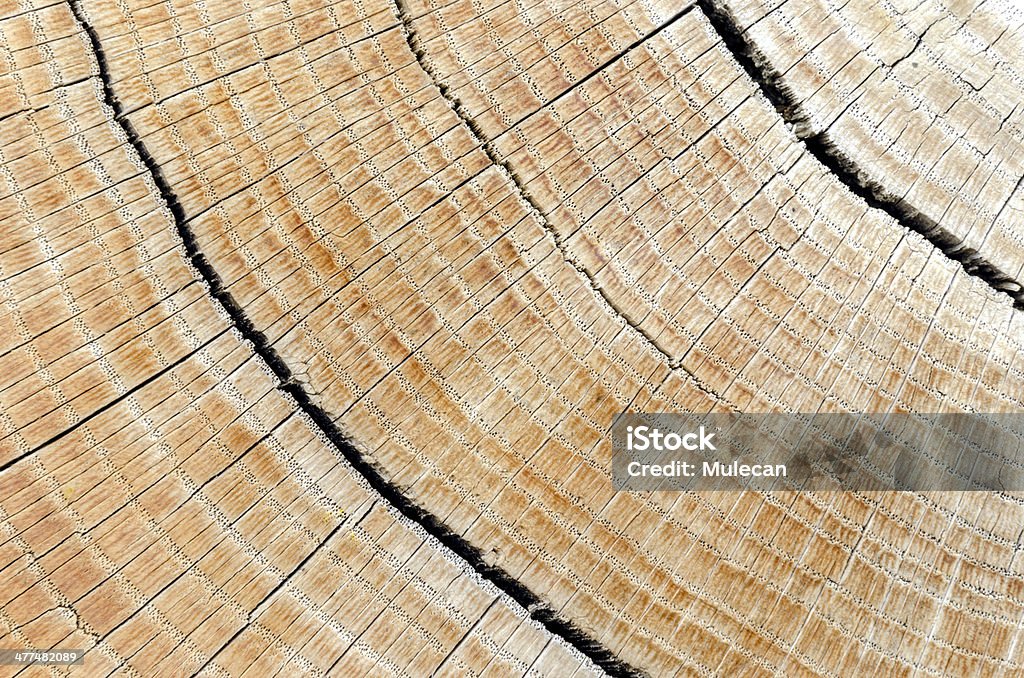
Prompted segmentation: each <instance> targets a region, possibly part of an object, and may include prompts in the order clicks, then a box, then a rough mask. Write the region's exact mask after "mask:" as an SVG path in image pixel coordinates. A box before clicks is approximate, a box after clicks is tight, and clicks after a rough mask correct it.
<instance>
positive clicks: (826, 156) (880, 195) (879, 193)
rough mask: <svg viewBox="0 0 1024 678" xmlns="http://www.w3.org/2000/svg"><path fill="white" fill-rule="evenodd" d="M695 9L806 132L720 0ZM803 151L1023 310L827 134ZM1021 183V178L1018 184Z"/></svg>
mask: <svg viewBox="0 0 1024 678" xmlns="http://www.w3.org/2000/svg"><path fill="white" fill-rule="evenodd" d="M696 3H697V6H698V7H699V8H700V10H701V11H702V12H703V13H704V14H705V15H706V16H707V19H708V21H709V22H710V23H711V26H712V27H713V28H714V29H715V32H716V33H718V35H719V36H720V37H721V38H722V42H723V44H724V45H725V46H726V48H728V50H729V51H730V52H731V53H732V55H733V58H735V59H736V61H737V62H738V63H739V64H740V66H742V67H743V70H744V71H745V72H746V74H747V76H748V77H750V79H751V80H753V81H754V83H755V84H756V85H757V86H758V88H759V89H760V90H761V93H762V94H764V96H765V98H767V99H768V101H769V102H771V104H772V105H773V106H774V107H775V110H776V111H777V112H778V114H779V115H780V116H781V117H782V119H783V120H785V121H786V122H787V123H789V124H790V125H792V126H793V128H794V130H800V129H804V128H806V129H809V126H808V125H807V124H806V116H805V115H804V113H803V112H802V110H801V106H800V102H798V101H797V100H796V97H795V96H794V95H793V93H792V92H790V91H789V89H788V88H787V87H786V86H785V85H784V84H783V83H782V78H781V75H780V74H779V73H776V72H774V70H773V69H772V67H771V66H770V65H769V63H768V59H767V58H766V57H765V56H764V55H763V54H761V53H760V52H759V51H758V49H757V47H756V46H755V45H754V44H753V43H752V42H751V41H750V40H749V39H748V38H747V35H746V32H745V31H743V30H742V29H741V28H740V26H739V24H738V22H737V21H736V19H735V17H733V15H732V14H731V12H730V11H729V10H728V9H727V8H726V7H724V6H723V5H722V3H721V0H696ZM797 138H799V139H800V140H801V141H802V142H803V144H804V146H805V147H806V149H807V151H808V152H809V153H810V154H811V156H812V157H814V159H815V160H817V161H818V162H819V163H821V164H822V165H823V166H824V167H825V168H826V169H828V170H829V172H831V173H832V175H834V176H835V177H836V178H837V179H839V181H840V182H842V184H843V185H844V186H846V188H848V189H849V190H850V191H851V192H852V193H853V194H854V195H856V196H857V197H859V198H861V199H862V200H864V202H866V203H867V204H868V207H872V208H875V209H877V210H880V211H882V212H884V213H885V214H887V215H888V216H890V217H891V218H892V219H893V220H895V221H896V223H898V224H899V225H900V226H902V227H904V228H905V229H907V230H908V231H913V232H914V233H917V234H919V235H921V236H922V237H923V238H924V239H925V240H927V241H928V242H929V243H931V244H932V245H933V246H934V247H935V248H936V249H937V250H939V251H940V252H942V254H943V255H945V256H946V258H948V259H950V260H952V261H955V262H957V263H958V264H960V265H961V266H962V267H963V269H964V271H965V272H966V273H967V274H968V275H970V276H972V277H974V278H977V279H979V280H981V281H983V282H984V283H985V284H986V285H988V286H989V287H990V288H992V289H993V290H995V291H996V292H999V293H1000V294H1005V295H1006V296H1008V297H1010V299H1011V300H1013V307H1014V308H1016V309H1018V310H1021V309H1024V285H1021V283H1020V282H1019V281H1017V280H1015V279H1014V278H1013V277H1012V276H1010V275H1009V274H1007V273H1006V272H1004V271H1002V270H1001V269H1000V268H999V267H998V266H996V265H995V264H994V263H992V262H991V261H990V260H988V259H986V258H985V257H984V256H982V254H981V253H980V252H978V251H977V250H975V249H974V248H972V247H968V246H967V245H965V244H964V242H963V240H962V239H961V238H959V237H957V236H956V235H954V234H953V233H952V232H951V231H949V230H948V229H946V228H944V227H943V226H942V225H941V224H939V223H938V222H937V221H935V220H934V219H932V218H930V217H928V216H926V215H924V214H922V213H921V212H920V211H919V210H917V209H916V208H914V207H913V206H912V205H910V204H909V203H908V202H907V201H906V200H905V199H903V198H901V197H898V196H894V195H892V194H891V193H890V192H889V191H887V190H886V189H885V187H884V186H882V185H881V184H879V183H878V182H876V181H874V180H872V179H869V178H868V177H867V174H866V173H865V172H863V171H862V170H861V168H859V167H858V166H857V164H856V162H854V161H853V160H852V159H851V158H850V157H848V156H847V155H846V154H845V153H843V152H842V151H841V150H840V149H839V146H838V145H837V144H835V143H834V142H833V141H832V140H831V139H830V138H829V136H828V134H827V131H824V130H823V131H820V132H814V133H808V134H806V135H800V134H797ZM1021 180H1022V181H1024V177H1022V179H1021Z"/></svg>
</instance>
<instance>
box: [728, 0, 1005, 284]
mask: <svg viewBox="0 0 1024 678" xmlns="http://www.w3.org/2000/svg"><path fill="white" fill-rule="evenodd" d="M714 1H715V3H716V4H717V5H718V6H720V7H722V8H724V9H726V10H727V11H728V12H730V13H731V14H732V16H733V17H734V19H735V21H736V22H737V24H738V25H739V27H741V28H742V29H744V30H746V32H747V36H748V39H749V40H750V41H751V42H752V43H753V46H754V48H755V49H756V51H757V52H758V54H759V55H760V57H761V58H762V59H764V62H765V65H766V66H767V68H769V69H770V70H771V71H772V72H774V73H775V74H776V75H777V76H778V77H779V81H780V84H781V86H782V87H783V88H785V89H786V90H787V91H788V92H789V93H791V95H792V97H793V99H794V100H795V102H796V103H797V104H798V106H797V109H796V111H795V117H796V118H797V119H798V120H799V122H798V124H797V128H796V131H797V133H798V134H800V135H802V136H812V135H820V137H821V138H822V139H823V140H824V141H825V142H826V143H827V144H830V145H832V146H834V147H835V148H836V149H837V151H838V152H839V153H840V154H841V155H842V156H843V157H844V158H846V159H848V161H849V163H850V164H851V166H852V170H853V171H854V172H855V173H858V174H860V175H861V178H862V181H864V182H865V183H868V184H872V185H874V186H875V187H876V191H877V192H878V193H879V194H880V195H881V196H883V197H884V198H885V199H887V200H891V201H894V202H898V203H901V204H902V205H903V206H904V207H905V208H906V209H907V210H908V211H910V212H920V213H921V214H922V215H923V216H924V217H925V218H926V219H927V220H929V221H931V222H935V223H936V224H938V225H939V226H941V227H942V228H945V229H946V230H947V231H949V232H950V233H951V234H953V235H954V236H956V237H957V238H958V239H960V240H961V241H962V242H963V246H964V247H969V248H972V249H975V250H978V251H979V252H981V253H982V254H983V255H984V256H985V257H986V258H988V259H989V260H990V261H992V262H993V263H996V264H997V265H998V266H999V268H1001V269H1002V270H1003V271H1004V272H1005V273H1006V274H1008V275H1009V276H1010V277H1012V278H1014V279H1016V281H1017V282H1018V283H1019V282H1021V278H1022V276H1024V230H1022V229H1021V228H1020V225H1019V224H1020V222H1021V219H1022V217H1024V183H1022V181H1021V177H1024V105H1022V102H1024V59H1022V55H1024V12H1022V11H1021V6H1020V4H1019V3H1016V4H1015V3H1013V2H1007V1H1005V0H983V1H981V2H978V1H976V0H967V1H957V2H939V1H935V0H927V1H926V2H903V1H902V0H896V1H895V2H889V1H882V2H879V1H878V0H855V1H854V2H848V3H842V4H838V3H831V2H821V1H819V0H792V1H790V0H786V1H785V2H775V1H767V0H714Z"/></svg>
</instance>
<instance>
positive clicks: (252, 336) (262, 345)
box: [67, 0, 639, 676]
mask: <svg viewBox="0 0 1024 678" xmlns="http://www.w3.org/2000/svg"><path fill="white" fill-rule="evenodd" d="M67 2H68V5H69V6H70V7H71V11H72V13H73V14H74V16H75V19H76V20H77V22H78V23H79V24H80V25H81V26H82V29H83V30H84V31H85V33H86V35H87V37H88V39H89V42H90V45H91V47H92V50H93V52H94V54H95V57H96V63H97V67H98V73H97V75H98V77H99V79H100V83H101V86H102V90H103V98H104V101H105V103H106V104H107V106H109V107H110V108H111V110H112V111H113V120H114V122H115V123H117V124H118V125H119V126H120V128H121V129H122V130H123V132H124V133H125V135H126V136H127V139H128V142H129V143H130V144H131V145H132V147H133V148H134V149H135V151H136V152H137V153H138V155H139V157H140V159H141V160H142V162H143V164H144V165H145V167H146V169H147V170H148V171H149V173H150V175H151V176H152V179H153V182H154V185H155V187H156V189H157V191H158V192H159V193H160V197H161V198H162V199H163V200H164V202H165V203H166V204H167V207H168V209H169V210H170V213H171V215H172V217H173V219H174V224H175V228H176V230H177V233H178V236H179V237H180V239H181V241H182V244H183V246H184V248H185V252H186V254H187V255H188V257H189V259H190V260H191V262H192V264H193V265H194V266H195V268H196V270H197V271H198V272H199V275H200V276H201V277H202V279H203V280H204V281H205V282H206V284H207V285H208V286H209V288H210V294H211V295H212V296H213V297H214V299H216V300H217V301H218V302H219V303H220V305H221V306H222V307H223V308H224V310H225V311H226V312H227V314H228V316H229V317H230V319H231V321H232V323H233V324H234V325H235V327H236V329H238V331H239V332H240V333H241V335H242V337H243V338H245V339H246V340H248V341H249V342H250V343H251V344H252V346H253V348H254V351H255V353H256V354H257V355H258V356H259V357H260V358H262V359H263V361H264V362H265V363H266V364H267V366H268V367H269V368H270V370H271V371H272V372H273V374H274V376H275V377H276V378H277V379H278V381H279V382H280V383H279V386H278V388H279V389H280V390H281V391H283V392H285V393H287V394H288V395H290V396H291V397H292V398H293V399H294V400H295V402H296V404H297V407H298V409H299V410H301V411H302V412H304V413H306V414H307V415H308V416H309V417H310V419H311V420H312V421H313V422H314V423H315V425H316V426H317V428H318V429H319V430H320V432H322V433H323V434H324V436H326V437H327V439H329V440H330V441H331V443H332V444H333V445H334V447H335V448H336V449H337V450H338V451H339V452H340V454H341V455H342V456H343V457H344V458H345V459H346V461H348V463H349V464H351V465H352V467H353V468H354V469H355V471H356V472H357V473H359V474H360V475H361V476H363V478H365V479H366V481H367V482H368V483H369V484H370V486H371V487H372V488H373V489H374V490H375V491H376V492H377V493H378V494H380V495H381V497H383V499H384V500H386V501H387V502H389V503H390V504H391V505H392V506H393V507H394V508H395V509H397V510H398V512H399V513H401V514H402V515H403V516H404V517H405V518H407V519H409V520H411V521H413V522H414V523H416V524H418V525H419V526H420V527H422V528H423V529H424V530H425V531H426V532H427V533H428V534H429V535H430V536H432V537H433V538H435V539H436V540H437V541H439V542H440V543H441V544H443V545H444V546H445V547H447V548H448V549H449V550H450V551H452V552H453V553H454V554H455V555H456V556H458V557H459V558H461V559H462V560H464V561H465V562H466V563H467V564H468V565H469V567H470V568H471V569H472V570H473V571H475V572H476V573H477V574H478V575H479V576H480V577H482V578H483V579H484V580H486V581H487V582H489V583H490V584H492V585H494V586H495V587H496V588H497V589H498V590H499V591H501V592H502V593H504V594H505V595H506V596H508V597H509V598H511V599H512V600H514V601H515V602H516V603H518V604H519V605H520V606H522V607H523V608H524V609H525V610H526V611H527V614H528V615H529V617H530V618H531V619H533V620H535V621H537V622H538V623H540V624H541V625H542V626H543V627H544V628H545V629H546V630H547V631H548V632H549V633H551V634H552V635H554V636H557V637H559V638H561V639H562V640H563V641H564V642H566V643H567V644H568V645H570V646H572V647H574V648H575V649H576V650H578V651H579V652H581V653H582V654H583V655H585V656H586V657H588V658H589V659H590V660H591V661H593V662H594V663H595V664H597V665H598V666H599V667H601V668H602V669H604V670H605V671H607V672H608V673H610V674H612V675H615V676H629V675H636V674H637V673H639V672H638V671H636V670H635V669H633V668H632V667H629V666H627V665H626V664H624V663H623V662H621V661H620V660H618V659H617V658H616V657H615V655H614V654H612V653H611V652H610V651H609V650H607V649H606V648H604V647H602V646H600V645H599V644H597V643H595V642H594V641H593V639H591V638H590V637H589V636H587V635H586V634H584V633H583V632H582V631H580V630H579V629H577V628H576V627H575V626H573V625H571V624H569V623H568V622H565V621H564V620H562V619H560V618H559V617H557V616H556V615H555V613H553V612H552V611H551V610H549V609H548V607H547V606H546V605H545V604H544V603H543V601H541V599H540V598H539V597H537V596H536V595H535V594H534V593H533V592H532V591H530V590H529V589H528V588H526V587H525V586H524V585H523V584H522V583H520V582H519V581H518V580H517V579H515V578H514V577H512V576H511V575H510V574H508V573H507V572H505V571H504V570H502V569H500V568H497V567H494V566H492V565H489V564H487V563H486V562H485V560H484V554H483V552H482V551H481V550H480V549H478V548H477V547H476V546H474V545H473V544H471V543H469V542H468V541H467V540H465V539H464V538H463V537H462V536H461V535H459V534H456V533H455V532H452V531H451V530H450V529H449V528H448V526H447V525H445V524H444V523H443V522H442V521H441V520H440V519H439V518H438V517H437V516H435V515H433V514H431V513H429V512H427V511H426V510H424V509H423V508H421V507H420V506H418V505H416V504H415V503H413V501H412V500H411V499H409V498H408V497H406V496H405V495H404V494H403V493H402V491H401V490H400V489H399V487H398V486H397V485H396V484H394V483H393V482H391V481H390V480H389V479H387V478H385V477H384V475H383V474H382V473H381V472H380V471H379V470H378V469H377V468H376V467H375V466H373V465H372V464H371V462H370V461H369V460H368V459H367V458H366V457H364V456H363V455H362V454H361V453H360V452H359V451H358V450H356V448H355V446H354V445H353V444H352V442H351V441H349V440H348V439H347V438H346V437H345V435H344V434H343V433H342V431H341V429H340V428H338V426H337V425H336V424H335V422H334V420H333V419H332V418H331V417H330V415H329V414H328V413H327V412H326V411H325V410H323V409H322V408H321V407H320V406H319V405H317V404H316V403H314V402H313V401H312V400H311V398H310V396H309V394H308V393H306V391H305V390H303V388H302V387H301V386H300V385H299V383H298V381H297V380H296V379H294V377H293V374H292V371H291V370H290V368H289V367H288V365H287V364H286V363H285V362H284V360H283V359H282V358H281V357H280V355H278V353H277V352H276V351H275V350H274V348H273V346H271V345H270V342H269V341H268V339H267V337H266V335H264V334H263V333H262V332H260V331H259V330H257V329H256V327H255V326H254V325H253V324H252V322H251V321H250V320H249V318H248V317H247V316H246V314H245V311H244V309H243V308H242V307H241V306H240V305H239V304H238V302H237V301H236V300H235V299H234V297H233V296H232V295H231V293H230V292H228V291H227V289H225V287H224V284H223V282H222V280H221V278H220V276H219V275H218V273H217V272H216V270H215V269H214V268H213V266H212V265H211V264H210V262H209V261H208V260H207V259H206V257H205V256H204V255H203V253H202V251H201V250H200V248H199V244H198V241H197V239H196V237H195V235H194V234H193V233H192V231H191V229H190V227H189V225H188V220H187V218H186V216H185V211H184V209H183V208H182V206H181V203H180V202H179V200H178V198H177V196H176V195H175V193H174V191H173V190H172V189H171V186H170V184H169V182H168V181H167V179H166V178H165V177H164V175H163V173H162V171H161V169H160V166H159V164H158V163H157V162H156V160H155V159H154V158H153V156H152V154H151V153H150V152H149V151H148V150H147V148H146V145H145V143H144V142H143V141H142V139H141V137H140V136H139V134H138V133H137V132H136V131H135V129H134V127H133V125H132V123H131V121H130V120H128V119H127V118H126V117H125V114H124V111H123V109H122V107H121V104H120V102H119V101H118V99H117V96H116V95H115V94H114V91H113V87H112V84H111V77H110V72H109V69H108V66H107V61H106V56H105V54H104V52H103V49H102V47H101V45H100V40H99V36H98V34H97V33H96V30H95V29H94V28H93V27H92V24H91V23H90V22H89V21H88V18H87V15H86V13H85V12H84V11H83V9H82V7H81V6H80V3H79V0H67Z"/></svg>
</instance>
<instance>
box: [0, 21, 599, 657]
mask: <svg viewBox="0 0 1024 678" xmlns="http://www.w3.org/2000/svg"><path fill="white" fill-rule="evenodd" d="M0 47H2V49H3V54H5V55H6V56H7V57H8V58H7V59H6V60H5V62H6V64H8V66H12V67H10V68H8V69H7V70H6V72H4V73H3V76H2V77H3V85H4V89H3V92H4V96H3V98H2V104H0V106H2V108H0V119H2V122H0V233H2V235H0V271H2V278H3V282H2V284H0V291H2V295H3V303H4V310H3V313H2V314H0V318H2V323H3V331H2V332H0V341H2V342H3V343H2V357H0V409H2V413H3V416H2V419H0V468H2V469H3V470H2V471H0V581H2V582H3V586H2V587H0V646H3V647H22V648H28V647H37V648H49V647H52V646H57V647H66V648H67V647H72V648H84V649H87V650H88V653H87V655H86V658H85V664H84V665H83V666H81V667H72V668H73V669H75V671H76V672H80V673H82V674H84V675H106V674H107V673H108V672H110V671H114V670H117V671H120V672H123V673H126V674H131V675H137V676H154V675H169V676H174V675H188V674H191V673H193V672H195V671H197V670H199V669H202V670H203V671H204V672H205V673H208V674H210V675H229V674H230V675H242V674H243V673H246V672H247V671H248V672H250V673H259V672H265V673H267V674H270V673H275V672H278V671H283V672H286V673H288V672H291V673H303V674H314V673H320V672H322V671H324V670H327V669H330V670H332V671H334V672H336V673H338V674H341V675H359V674H364V673H365V674H370V675H385V674H391V675H403V674H414V675H426V674H429V673H431V672H433V671H435V670H439V671H441V672H442V673H449V674H464V673H469V672H474V673H489V674H491V675H510V674H525V673H527V672H528V671H532V672H533V673H534V674H541V675H558V676H563V675H573V674H574V672H575V673H578V674H579V675H589V674H597V671H596V667H594V666H593V665H592V664H590V663H589V662H588V661H586V660H585V659H584V658H583V657H582V656H581V655H579V653H578V652H576V651H575V650H573V649H572V648H570V647H569V646H567V645H566V644H565V643H564V641H562V640H561V639H560V638H556V637H554V636H552V635H551V634H550V633H548V632H546V631H545V630H544V629H543V628H542V627H540V625H539V624H537V623H536V622H534V621H532V620H530V619H528V617H527V614H526V611H525V610H524V609H522V608H520V607H518V606H517V605H515V604H514V603H512V602H511V601H510V600H509V599H508V598H507V597H506V596H504V595H502V594H500V593H499V591H498V590H497V589H495V588H494V587H493V586H492V585H489V584H486V583H484V582H482V581H481V579H480V578H479V576H478V575H477V573H475V572H473V571H472V570H471V569H470V568H469V567H468V566H467V564H466V563H465V562H464V561H463V560H461V559H460V558H458V557H456V556H455V555H454V554H453V553H452V552H450V551H448V550H447V549H445V548H443V547H442V546H441V545H440V544H438V543H437V542H436V540H433V539H432V538H429V537H428V536H427V535H426V534H425V533H424V532H423V530H422V529H421V528H420V527H419V526H416V525H414V524H412V523H410V521H408V520H407V519H405V518H402V517H401V516H399V515H398V514H397V513H396V512H395V511H394V509H392V508H391V507H390V506H389V505H388V503H387V501H386V500H384V499H383V498H382V497H381V496H380V495H378V494H377V493H376V492H375V491H373V490H372V489H370V488H369V487H368V486H367V485H366V482H365V481H364V480H363V479H362V478H361V477H360V476H359V474H358V473H356V472H355V471H354V470H353V469H352V467H351V466H349V465H348V464H347V463H346V462H345V460H344V459H343V458H342V457H341V456H340V454H339V453H338V450H337V449H336V448H335V447H334V445H333V444H332V443H330V442H329V441H328V440H327V439H325V438H324V437H323V434H322V433H321V432H319V431H318V430H317V428H316V426H315V425H314V424H313V423H312V422H311V421H310V420H309V418H308V417H307V416H306V415H305V414H303V413H302V412H300V411H299V410H298V408H297V407H296V403H295V402H294V401H293V400H291V399H290V398H288V397H286V396H285V395H283V394H282V393H281V392H280V391H278V390H277V388H276V387H277V381H276V379H275V378H274V377H273V375H272V374H271V373H270V371H269V369H268V368H267V366H266V364H265V363H263V362H262V360H261V359H260V358H259V357H257V356H255V355H254V354H253V351H252V348H251V346H250V345H248V344H247V343H245V342H243V341H242V340H241V337H240V336H239V335H238V334H237V333H236V332H234V331H233V330H232V328H231V323H230V322H229V319H228V318H227V316H226V315H225V314H224V312H223V310H222V309H221V308H219V307H218V305H217V304H216V303H215V302H214V301H213V299H212V298H211V296H210V294H209V290H208V289H207V288H206V287H205V286H204V285H203V284H202V283H201V282H200V281H199V280H198V279H197V275H196V273H195V271H194V269H191V267H190V265H189V264H188V262H187V259H186V257H185V255H184V252H183V251H182V247H181V242H180V241H179V239H178V235H177V233H176V231H175V226H174V222H173V219H172V217H171V214H170V212H169V211H168V210H167V208H166V205H165V204H163V202H162V198H161V196H160V195H159V193H158V192H157V190H156V187H155V186H154V184H153V181H152V179H151V176H150V175H149V174H148V170H147V168H146V167H144V166H143V164H142V163H141V162H140V161H139V158H138V156H137V155H136V152H135V149H134V148H132V146H131V145H129V144H128V143H126V139H125V136H124V133H123V131H122V130H121V128H120V127H119V126H118V125H117V124H116V123H114V122H112V121H111V120H110V113H111V111H110V110H109V109H106V108H104V106H103V104H102V93H101V89H100V83H99V80H98V79H97V78H96V77H93V76H91V72H92V71H93V70H94V69H95V61H94V59H93V57H92V55H91V54H90V52H89V42H88V41H87V40H86V39H84V35H83V33H82V31H81V28H80V27H79V26H78V25H77V24H76V22H75V20H74V18H73V16H72V14H71V12H70V11H69V9H68V6H67V5H65V4H57V5H53V6H51V7H47V8H43V9H40V10H38V11H32V10H28V11H24V12H21V13H18V14H16V15H14V16H9V17H4V18H2V19H0ZM82 78H84V80H83V79H82ZM75 80H79V82H77V83H74V84H70V82H71V81H75ZM31 109H34V110H31ZM17 670H18V667H14V666H2V667H0V675H5V676H6V675H13V674H15V672H17ZM247 675H248V674H247Z"/></svg>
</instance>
